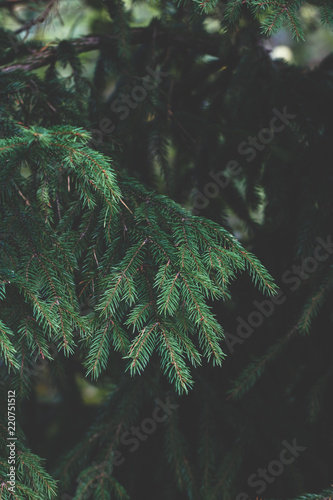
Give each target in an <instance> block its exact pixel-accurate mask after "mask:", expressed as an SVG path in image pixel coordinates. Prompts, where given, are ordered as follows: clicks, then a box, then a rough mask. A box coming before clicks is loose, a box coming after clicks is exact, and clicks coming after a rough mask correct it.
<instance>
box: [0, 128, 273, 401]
mask: <svg viewBox="0 0 333 500" xmlns="http://www.w3.org/2000/svg"><path fill="white" fill-rule="evenodd" d="M88 140H89V135H88V134H87V133H86V132H85V131H83V130H81V129H77V128H68V127H54V128H52V129H50V130H45V129H42V128H40V127H31V128H29V129H21V130H20V132H19V134H18V135H16V136H15V137H13V138H11V139H6V140H2V141H0V158H1V162H2V165H3V168H2V170H1V179H0V182H1V188H0V189H1V201H2V204H3V207H4V209H3V211H2V219H1V233H0V234H1V244H2V247H3V251H2V254H1V282H2V285H3V297H2V306H3V311H4V313H3V320H2V321H3V324H2V335H3V337H2V342H1V346H2V355H3V357H4V360H5V362H6V363H7V364H8V366H9V368H12V369H13V370H14V372H15V373H18V374H19V373H20V370H22V368H23V363H24V362H26V361H25V359H24V358H23V357H22V359H19V357H18V356H19V355H20V353H21V351H22V348H25V349H27V352H28V353H30V356H33V353H34V352H35V351H36V350H37V351H38V352H39V354H41V355H42V356H44V357H46V358H50V354H49V351H48V342H50V341H53V342H56V344H57V347H58V349H59V350H62V351H63V352H64V354H65V355H66V356H68V355H70V354H73V352H74V350H75V348H77V347H78V346H79V348H80V350H81V349H82V350H83V351H84V352H85V358H84V365H85V366H86V369H87V374H89V375H91V376H92V377H93V378H97V377H98V376H99V374H100V373H101V371H102V370H103V369H104V368H106V366H107V363H108V358H109V354H110V349H112V348H113V349H115V350H116V351H120V353H121V354H122V355H123V356H125V357H126V359H128V360H129V361H128V369H129V370H130V371H131V373H132V374H134V373H140V372H141V371H142V370H143V369H144V368H145V366H146V365H147V363H148V361H149V359H150V357H151V355H152V353H153V352H154V351H155V350H156V351H157V352H158V354H159V356H160V358H161V364H162V367H163V371H164V373H165V374H167V376H168V378H169V380H170V381H171V382H173V383H174V385H175V387H176V389H177V390H178V391H179V392H182V391H185V392H187V391H188V389H189V388H190V387H191V385H192V377H191V373H190V369H189V366H188V362H190V363H191V364H193V365H194V366H195V365H197V364H201V358H202V357H204V358H206V359H207V360H210V359H212V361H213V363H214V364H217V365H221V363H222V360H223V357H224V354H223V352H222V349H221V345H220V342H221V340H222V338H223V330H222V327H221V326H220V324H219V323H218V322H217V320H216V318H215V317H214V315H213V314H212V312H211V309H210V307H209V305H208V304H207V300H208V299H224V300H225V299H227V298H229V291H228V285H229V284H230V282H231V281H232V280H233V279H235V277H236V273H237V271H243V270H245V269H246V270H247V271H248V272H249V274H250V275H251V277H252V279H253V281H254V283H255V284H257V285H258V286H259V288H260V289H261V290H262V291H263V292H267V293H268V294H272V293H274V291H275V285H274V284H273V280H272V278H271V276H270V275H269V273H268V272H267V271H266V269H265V268H264V267H263V266H262V265H261V263H260V262H259V260H258V259H257V258H256V257H255V256H254V255H252V254H251V253H250V252H248V251H246V250H245V249H244V248H243V247H242V246H241V245H240V243H239V242H238V241H237V240H236V239H235V238H234V237H233V236H232V235H231V234H230V233H228V232H227V231H226V230H224V229H223V228H222V227H219V226H218V225H217V224H214V223H213V222H211V221H209V220H205V219H203V218H200V217H196V216H192V215H191V214H190V213H188V212H187V211H186V210H184V209H183V208H181V207H180V206H179V205H177V204H176V203H174V202H172V201H171V200H170V199H168V198H166V197H164V196H158V195H155V194H153V193H149V192H147V191H146V190H144V189H143V187H141V186H140V185H139V184H138V183H135V182H133V181H131V180H130V179H121V176H119V180H118V179H117V175H116V173H115V170H114V169H113V167H112V162H111V160H110V159H109V158H107V157H106V156H104V155H102V154H101V153H98V152H96V151H94V150H92V149H90V148H89V147H87V145H86V143H87V141H88ZM22 158H24V161H22ZM23 167H24V168H25V173H24V175H23V170H22V169H23ZM87 300H89V301H90V303H91V304H93V305H92V306H91V308H90V309H91V310H90V311H89V314H86V315H84V316H83V315H82V314H80V306H81V305H82V304H83V303H84V301H87ZM14 311H16V312H15V314H14ZM74 331H77V332H78V333H79V340H78V341H75V338H74ZM16 332H17V334H16Z"/></svg>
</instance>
